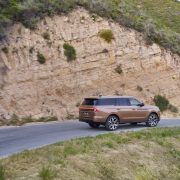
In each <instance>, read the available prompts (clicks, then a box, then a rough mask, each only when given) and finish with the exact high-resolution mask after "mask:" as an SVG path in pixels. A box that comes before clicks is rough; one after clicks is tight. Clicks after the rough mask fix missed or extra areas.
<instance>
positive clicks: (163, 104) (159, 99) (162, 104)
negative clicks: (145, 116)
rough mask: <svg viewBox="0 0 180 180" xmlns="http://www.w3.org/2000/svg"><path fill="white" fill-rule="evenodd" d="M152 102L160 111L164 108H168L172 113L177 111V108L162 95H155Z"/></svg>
mask: <svg viewBox="0 0 180 180" xmlns="http://www.w3.org/2000/svg"><path fill="white" fill-rule="evenodd" d="M154 102H155V104H156V106H158V107H159V109H160V110H161V111H162V112H163V111H165V110H170V111H171V112H173V113H178V108H177V107H175V106H173V105H172V104H170V102H169V100H168V99H167V98H166V97H164V96H161V95H157V96H155V97H154Z"/></svg>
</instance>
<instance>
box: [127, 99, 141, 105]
mask: <svg viewBox="0 0 180 180" xmlns="http://www.w3.org/2000/svg"><path fill="white" fill-rule="evenodd" d="M129 100H130V104H131V106H137V105H138V104H140V103H141V102H140V101H138V100H137V99H134V98H130V99H129Z"/></svg>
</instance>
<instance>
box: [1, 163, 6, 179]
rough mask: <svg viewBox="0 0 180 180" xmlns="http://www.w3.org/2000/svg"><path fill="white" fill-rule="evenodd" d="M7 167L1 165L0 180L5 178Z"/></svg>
mask: <svg viewBox="0 0 180 180" xmlns="http://www.w3.org/2000/svg"><path fill="white" fill-rule="evenodd" d="M5 179H6V178H5V168H4V166H2V165H0V180H5Z"/></svg>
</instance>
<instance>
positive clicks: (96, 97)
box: [85, 96, 133, 99]
mask: <svg viewBox="0 0 180 180" xmlns="http://www.w3.org/2000/svg"><path fill="white" fill-rule="evenodd" d="M101 98H133V96H91V97H86V98H85V99H101Z"/></svg>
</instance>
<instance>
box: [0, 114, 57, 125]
mask: <svg viewBox="0 0 180 180" xmlns="http://www.w3.org/2000/svg"><path fill="white" fill-rule="evenodd" d="M57 120H58V118H57V117H56V116H49V117H41V118H38V119H37V118H33V117H31V116H27V117H23V118H19V117H18V116H17V115H16V114H13V115H12V117H11V118H10V119H8V120H7V119H6V120H1V119H0V126H10V125H11V126H22V125H24V124H27V123H33V122H49V121H57Z"/></svg>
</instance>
